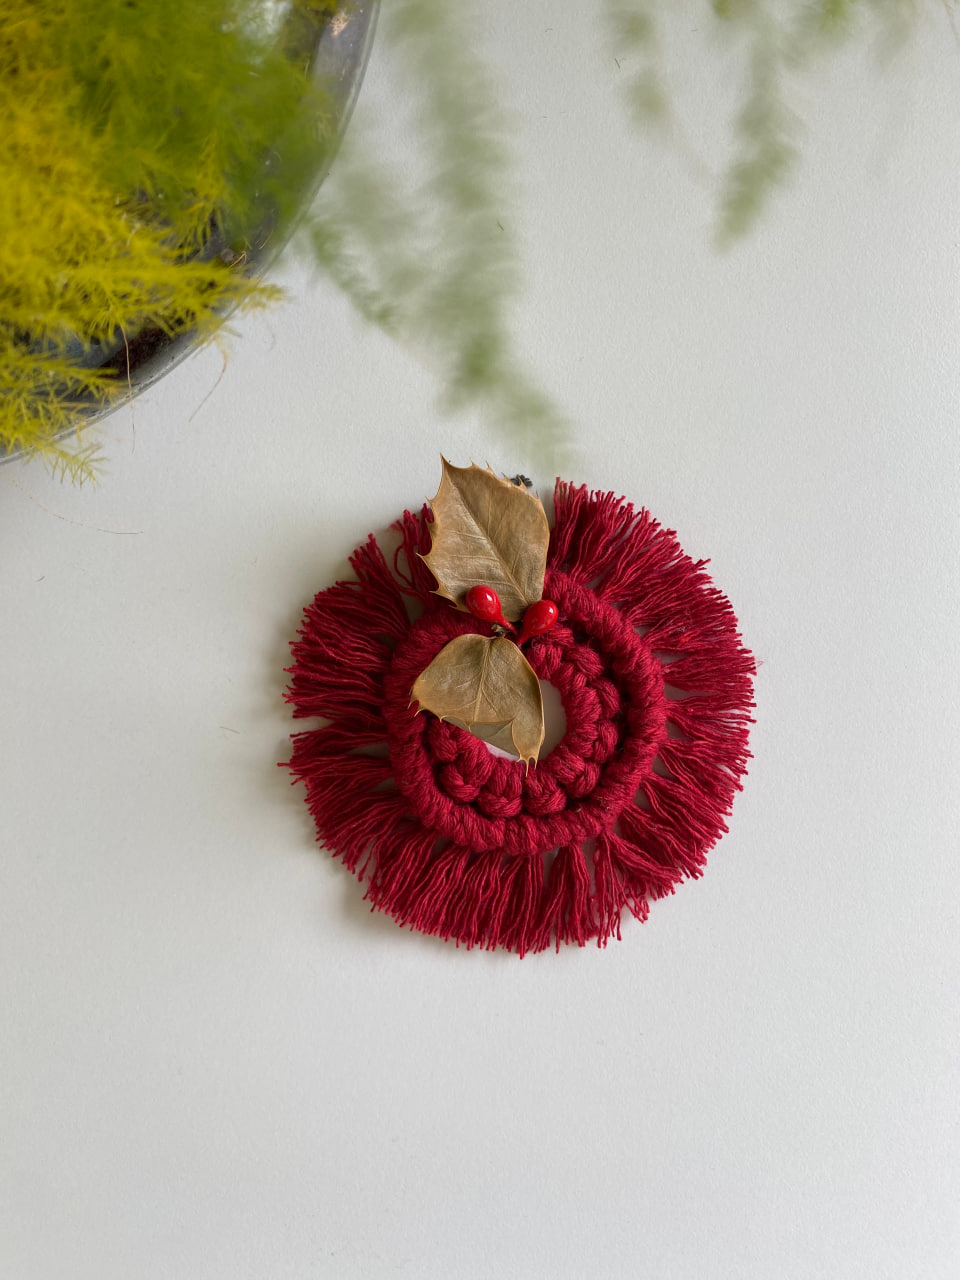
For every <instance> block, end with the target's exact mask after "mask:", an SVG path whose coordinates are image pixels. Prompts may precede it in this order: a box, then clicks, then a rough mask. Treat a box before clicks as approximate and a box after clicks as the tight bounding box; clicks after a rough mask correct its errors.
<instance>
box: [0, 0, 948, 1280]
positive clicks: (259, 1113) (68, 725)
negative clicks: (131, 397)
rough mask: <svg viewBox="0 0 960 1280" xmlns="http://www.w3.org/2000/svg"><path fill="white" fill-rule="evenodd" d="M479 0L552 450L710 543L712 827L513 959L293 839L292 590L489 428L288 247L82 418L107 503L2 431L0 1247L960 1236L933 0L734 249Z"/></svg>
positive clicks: (285, 1255)
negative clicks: (558, 440)
mask: <svg viewBox="0 0 960 1280" xmlns="http://www.w3.org/2000/svg"><path fill="white" fill-rule="evenodd" d="M484 7H485V8H486V9H487V10H488V11H489V17H488V28H487V31H486V39H487V47H488V49H489V52H490V55H491V57H492V58H493V61H494V65H495V67H496V69H497V72H498V74H499V75H500V77H501V81H502V83H503V84H504V86H505V87H506V89H507V91H508V92H509V94H510V95H511V102H512V104H513V109H514V111H515V113H516V120H517V150H518V154H519V157H520V161H521V166H522V172H523V179H524V183H525V203H524V206H523V209H522V211H521V212H519V213H518V212H517V211H516V210H514V209H508V210H506V211H505V212H506V213H507V214H508V216H509V217H511V218H513V219H515V220H519V229H520V232H521V234H522V236H523V238H524V244H525V250H526V262H527V278H528V289H527V293H526V296H525V299H524V302H523V304H522V305H521V307H520V308H519V311H518V333H519V335H520V342H521V345H522V349H523V351H524V353H525V355H526V356H527V358H528V359H529V361H530V363H531V364H532V366H533V368H534V370H535V371H536V372H537V373H538V375H539V376H540V377H541V379H542V381H543V382H544V384H545V385H546V386H547V387H548V388H549V389H550V390H551V391H552V392H553V393H554V394H555V396H556V397H557V399H558V401H559V402H560V403H561V405H562V406H563V407H564V408H565V409H566V411H567V412H568V413H569V415H570V417H571V419H572V420H573V421H574V422H575V423H576V424H577V430H578V433H579V442H580V444H581V446H582V450H581V456H580V459H579V462H578V463H577V467H578V470H577V472H576V473H575V474H571V475H570V477H569V478H571V479H577V480H582V481H587V482H589V483H591V484H593V485H596V486H598V487H603V488H611V489H617V490H619V491H621V492H623V493H625V494H627V495H628V496H630V497H631V498H633V499H635V500H637V501H639V502H642V503H644V504H646V505H647V506H649V507H650V508H651V510H652V511H653V512H654V513H655V514H656V515H657V516H658V517H660V518H661V519H662V520H663V521H664V522H665V523H667V524H668V525H669V526H671V527H673V528H675V529H676V530H677V531H678V533H679V536H680V538H681V541H682V543H683V545H684V546H685V548H686V550H687V551H688V552H689V553H690V554H692V555H693V556H695V557H700V556H707V557H710V558H711V560H712V567H713V573H714V576H715V579H716V581H717V583H718V584H719V585H720V586H721V587H722V588H723V590H724V591H726V592H727V594H728V595H729V596H730V597H731V599H732V600H733V602H734V604H735V606H736V608H737V610H738V613H739V616H740V619H741V623H742V626H743V631H744V635H745V638H746V640H747V642H748V644H749V645H750V646H751V647H752V648H753V650H754V651H755V653H756V655H757V657H758V660H759V662H760V664H761V666H760V671H759V679H758V684H757V698H758V712H757V716H758V723H757V726H756V731H755V735H754V739H753V747H754V753H755V759H754V761H753V764H752V767H751V771H750V777H749V779H748V782H747V787H746V790H745V792H744V794H743V796H742V797H741V798H740V800H739V801H738V803H737V806H736V809H735V812H734V816H733V820H732V824H731V833H730V835H729V836H728V837H727V838H726V839H725V840H724V841H723V842H722V844H721V845H720V846H719V847H718V848H717V850H716V851H715V853H714V855H713V857H712V860H711V863H710V866H709V868H708V872H707V874H706V876H705V877H704V879H702V880H701V881H699V882H696V883H690V884H686V885H684V886H682V887H681V889H680V890H679V891H678V892H677V894H676V895H675V896H674V897H673V898H671V899H669V900H667V901H664V902H661V903H658V904H656V905H655V907H654V909H653V911H652V913H651V918H650V921H649V922H648V923H647V924H646V925H643V926H640V925H637V924H635V923H631V924H629V925H628V927H627V928H626V930H625V936H624V938H623V941H622V942H620V943H613V944H611V945H610V947H609V948H608V949H607V950H606V951H598V950H596V949H595V948H588V949H585V950H583V951H578V950H576V949H573V950H567V951H565V952H564V953H563V954H561V955H559V956H558V955H554V954H552V953H548V954H546V955H542V956H533V957H528V958H526V959H524V960H523V961H518V960H517V959H516V958H514V957H512V956H507V955H486V954H478V953H475V954H468V953H466V952H464V951H458V950H456V949H455V948H453V947H452V946H449V945H443V944H440V943H437V942H435V941H432V940H428V939H423V938H421V937H419V936H417V935H414V934H409V933H403V932H401V931H399V930H398V929H397V928H396V927H395V926H394V925H393V924H392V923H391V922H390V921H389V920H388V919H386V918H383V917H376V916H371V915H369V914H368V913H367V911H366V908H365V907H364V906H363V905H362V903H361V894H360V892H359V891H358V887H357V885H356V883H355V882H354V880H353V879H352V878H351V877H350V876H349V875H347V874H346V873H345V872H344V871H343V870H342V869H341V868H340V867H339V866H338V865H336V864H334V863H333V862H332V860H330V859H329V858H328V857H327V855H325V854H324V853H323V852H322V851H321V850H318V849H316V848H315V847H314V845H313V841H312V831H311V827H310V823H309V820H308V815H307V812H306V808H305V806H304V805H303V803H302V800H301V797H300V795H299V793H298V792H295V791H291V790H290V788H289V787H288V784H287V780H286V777H285V775H284V774H283V773H281V771H280V770H278V769H277V768H276V767H275V764H274V762H275V761H276V760H278V759H282V758H284V757H285V753H286V751H287V747H286V739H287V734H288V732H289V730H290V727H291V726H290V723H289V721H288V718H287V714H286V710H285V708H284V706H283V704H282V701H281V694H282V689H283V685H284V676H283V671H282V668H283V666H284V665H285V661H286V656H287V642H288V640H289V639H290V637H291V636H292V634H293V632H294V630H295V627H296V624H297V620H298V616H299V612H300V610H301V608H302V606H303V604H304V603H305V602H306V601H307V600H308V599H309V598H310V596H311V595H312V594H313V593H314V592H315V591H316V590H318V589H320V588H321V587H323V586H325V585H327V584H328V583H329V582H330V581H332V579H333V578H334V577H335V576H337V575H339V574H342V573H343V571H344V568H345V558H346V556H347V554H348V553H349V552H350V550H351V549H352V548H353V547H354V546H355V545H356V544H357V543H358V542H359V541H361V540H362V539H363V537H364V536H365V535H366V533H367V532H368V530H370V529H378V528H382V527H384V526H385V525H386V524H388V523H389V522H390V520H391V519H392V518H394V516H395V515H396V514H397V513H399V511H400V510H401V509H402V508H403V507H404V506H405V505H410V504H416V503H418V502H419V501H421V500H422V499H423V498H424V497H426V496H428V495H429V494H431V493H432V492H433V491H434V489H435V487H436V483H437V479H438V474H439V471H438V455H439V453H440V451H441V450H443V451H444V452H445V453H447V454H448V455H449V456H450V457H451V458H452V459H453V460H454V461H457V462H460V463H465V462H467V461H469V460H470V459H471V458H475V459H477V460H478V461H486V460H488V459H489V460H490V461H491V462H493V463H494V464H496V465H499V466H501V467H503V468H504V469H507V470H509V469H511V468H512V467H513V466H514V459H513V458H511V457H508V456H505V445H504V443H503V441H502V440H501V439H500V438H499V437H498V436H497V435H496V434H495V433H494V432H492V431H491V430H490V429H489V428H488V427H487V426H485V425H484V424H483V423H481V422H479V421H478V422H475V423H472V424H471V423H470V422H467V423H464V422H451V421H450V420H448V419H446V418H444V417H443V416H442V415H441V414H440V413H439V412H438V410H437V409H436V407H435V401H434V383H433V381H432V379H431V377H430V375H429V374H428V373H427V372H426V371H425V370H424V369H423V368H422V367H421V366H420V365H419V364H418V363H417V362H416V361H415V360H414V359H413V358H412V357H411V356H410V355H409V354H408V353H407V352H405V351H403V350H401V349H398V348H396V347H394V346H392V345H391V344H390V343H389V342H388V341H387V340H386V339H385V338H383V337H381V336H380V335H378V334H377V333H375V332H371V331H367V330H365V329H364V328H363V327H362V326H361V324H360V323H359V322H358V321H357V320H356V319H355V318H354V317H353V315H352V314H351V312H350V310H349V308H348V307H347V305H346V304H345V303H344V302H343V301H342V300H341V299H339V298H338V297H337V296H336V295H334V294H333V293H332V292H331V291H329V290H328V289H326V288H324V287H317V286H314V285H312V284H311V283H310V282H309V280H308V279H307V276H306V274H305V273H304V272H302V271H301V270H300V269H299V268H298V267H297V266H296V264H289V265H288V267H287V268H286V270H285V272H284V273H283V278H284V280H285V282H286V283H287V284H288V286H289V288H290V291H291V294H292V297H291V300H290V301H289V303H288V304H287V305H286V306H284V307H283V308H281V309H280V310H278V311H276V312H275V313H273V314H271V315H270V316H269V317H267V318H264V319H257V320H249V321H244V322H243V323H241V324H240V325H239V326H238V328H239V330H240V332H241V334H242V337H241V338H240V339H239V340H238V341H236V342H235V343H233V344H232V348H231V356H230V360H229V365H228V368H227V371H226V374H225V376H224V377H223V379H222V381H221V382H220V383H219V385H218V386H216V388H215V389H214V390H213V391H212V393H211V388H213V387H214V384H215V383H216V380H217V376H218V373H219V371H220V357H219V355H218V354H217V352H216V351H210V352H207V353H203V354H201V355H200V356H199V357H197V358H195V359H193V360H192V361H191V362H190V363H189V364H187V365H186V366H184V367H182V368H181V369H180V370H179V371H177V372H176V373H175V374H173V375H172V376H171V377H170V378H168V379H167V380H165V381H164V382H163V383H161V384H160V385H159V386H157V387H156V388H155V389H154V390H153V391H151V392H150V393H149V395H148V396H146V397H145V398H143V399H141V400H140V401H138V402H137V404H136V407H135V413H134V414H131V413H130V412H129V411H124V412H121V413H119V414H117V415H116V416H115V417H114V418H113V419H112V420H111V421H110V422H109V423H108V424H107V428H106V431H107V435H108V437H109V438H108V440H107V448H108V452H109V457H110V465H109V468H108V470H107V472H106V474H105V476H104V479H103V483H102V485H101V487H100V488H98V489H96V490H90V489H84V490H82V491H75V490H72V489H70V488H69V487H64V486H61V485H59V484H58V483H56V482H53V481H51V480H50V479H49V478H47V477H46V476H45V475H44V473H43V472H42V470H41V469H40V468H38V467H36V466H31V467H27V468H21V467H19V466H12V467H6V468H4V469H2V470H0V547H2V557H0V654H2V671H0V760H2V766H0V831H2V863H0V1000H2V1044H0V1055H2V1056H0V1085H2V1096H0V1271H2V1273H3V1275H4V1276H5V1277H10V1280H60V1278H61V1277H62V1278H64V1280H120V1278H121V1277H122V1278H123V1280H133V1278H135V1280H247V1278H250V1280H253V1278H257V1280H260V1278H264V1277H269V1280H307V1278H308V1277H316V1278H318V1280H319V1278H323V1280H326V1278H328V1277H329V1278H331V1280H354V1278H360V1277H363V1278H365V1280H366V1278H371V1280H380V1278H381V1277H387V1276H393V1275H403V1276H409V1277H411V1278H414V1280H434V1278H436V1280H458V1278H460V1277H462V1278H464V1280H488V1278H489V1280H512V1278H514V1277H515V1278H517V1280H540V1278H541V1277H542V1278H544V1280H547V1278H548V1277H549V1278H550V1280H579V1278H580V1277H584V1276H591V1277H603V1278H610V1280H619V1278H621V1277H622V1278H623V1280H628V1278H633V1277H638V1276H644V1277H651V1278H653V1280H688V1278H689V1280H720V1278H723V1280H727V1278H728V1277H729V1278H730V1280H734V1278H736V1280H769V1278H770V1277H783V1278H784V1280H814V1278H817V1280H819V1278H821V1277H822V1278H830V1280H832V1278H834V1277H839V1278H842V1280H859V1278H860V1277H863V1280H867V1278H869V1280H952V1278H953V1277H955V1276H956V1275H957V1274H960V1214H958V1203H960V1141H958V1140H960V1132H958V1127H960V1126H958V1120H960V1102H958V1099H960V1072H958V1065H957V1045H958V1030H960V1027H958V1015H957V977H958V972H957V970H958V963H957V962H958V958H960V931H958V890H960V870H958V862H960V859H958V854H960V837H958V831H960V808H958V787H957V778H958V774H960V746H958V740H960V737H958V730H960V715H958V707H960V689H958V676H957V671H958V665H957V661H956V654H957V633H958V627H960V592H958V582H960V574H958V555H960V519H958V480H960V422H958V408H960V405H958V398H960V395H958V393H960V374H958V369H960V308H958V297H960V294H958V282H960V237H958V231H957V228H958V216H960V166H958V164H957V156H958V154H960V51H958V47H957V44H956V42H955V40H954V38H953V36H952V35H951V32H950V28H949V25H948V23H947V21H946V18H945V17H941V16H939V15H937V14H934V12H933V10H934V9H935V8H936V6H931V17H930V19H929V21H928V23H927V25H926V26H925V28H924V30H923V32H922V33H921V36H920V41H919V44H918V46H917V48H916V49H915V50H914V51H913V53H911V54H907V55H906V56H905V57H903V58H902V59H901V60H900V62H899V63H897V65H896V66H895V67H894V68H893V69H891V70H889V71H888V72H886V73H885V74H884V75H882V76H880V75H878V74H876V73H875V70H874V68H873V67H872V65H871V64H870V63H869V60H867V59H863V58H859V57H848V58H845V59H841V60H840V62H838V63H836V64H832V66H831V67H828V68H827V69H826V70H825V71H824V73H823V75H822V76H821V77H820V78H819V79H818V80H815V81H814V82H812V83H813V84H814V85H816V87H817V92H816V93H815V92H814V91H813V88H812V87H808V88H807V89H806V90H805V91H803V92H802V93H801V97H800V101H801V102H802V103H803V104H804V108H805V111H806V122H807V132H806V136H805V140H804V151H805V162H804V166H803V168H802V171H801V173H800V176H799V177H798V179H797V181H796V183H795V184H794V186H793V189H792V190H791V191H790V192H789V193H788V194H787V195H786V196H785V197H784V198H783V199H781V200H780V201H778V203H777V204H776V206H775V207H774V209H773V210H772V212H771V214H770V216H769V217H768V218H767V220H766V221H765V222H764V224H763V225H762V227H761V228H760V230H759V231H758V232H757V233H756V234H755V235H754V236H753V237H752V239H751V240H750V241H749V242H748V243H746V244H745V245H743V246H741V247H739V248H737V249H736V250H735V251H733V252H731V253H730V254H728V255H726V256H723V257H720V256H717V255H715V254H714V252H713V250H712V248H711V243H710V218H711V208H710V197H709V193H707V192H704V191H703V190H702V189H700V188H699V187H698V186H697V184H696V183H695V182H694V181H693V180H692V179H691V176H690V173H689V171H688V169H687V168H686V167H685V166H684V164H683V162H682V161H678V159H677V158H676V156H675V155H673V154H672V153H671V152H669V151H667V150H659V149H657V148H656V147H655V146H652V145H649V144H646V143H644V142H642V141H640V140H638V139H637V138H636V137H635V136H634V135H633V134H632V133H631V132H630V130H629V128H628V126H627V125H626V124H625V123H624V120H623V116H622V114H621V110H620V107H619V104H618V102H617V99H616V96H615V90H616V83H615V81H616V67H615V66H614V65H613V63H612V59H611V58H610V57H609V56H608V54H607V53H606V52H605V51H604V50H603V48H602V45H601V43H600V41H599V36H598V33H597V32H596V31H595V30H594V29H593V28H592V27H591V26H590V25H585V22H584V17H583V15H582V13H580V12H579V11H578V9H577V8H576V7H575V6H572V5H571V6H557V5H551V4H548V3H546V0H538V2H537V3H530V4H528V5H526V6H519V7H518V6H513V5H507V4H505V3H504V4H500V3H497V4H495V5H488V6H484ZM561 9H562V10H563V11H562V12H560V10H561ZM591 16H592V15H591ZM698 25H699V24H698V23H697V22H696V21H694V20H691V21H690V23H689V27H690V28H691V30H690V33H689V34H690V42H689V44H684V45H683V47H682V48H680V49H677V50H675V51H674V53H673V54H671V55H670V56H671V58H672V65H673V67H674V70H675V73H676V75H677V76H678V77H679V84H680V88H681V106H682V107H683V109H684V111H685V113H686V118H687V124H688V131H689V133H690V136H691V139H692V141H693V143H694V145H696V146H698V147H700V148H701V149H702V150H703V152H704V154H706V155H707V156H708V157H710V158H715V156H716V155H717V148H718V147H719V146H721V145H722V140H723V138H724V137H725V134H724V132H723V128H722V123H721V121H720V120H719V119H718V117H720V116H722V115H723V114H724V112H725V111H726V105H727V98H726V96H725V94H724V91H723V90H722V86H721V83H720V82H721V80H722V68H723V65H724V64H723V59H722V58H720V59H719V60H718V59H717V57H715V56H714V55H713V53H711V52H710V50H709V49H707V48H704V47H703V46H702V45H700V44H697V43H696V41H697V40H702V39H703V36H702V33H701V34H699V35H697V34H696V33H695V32H694V31H693V28H694V27H696V26H698ZM678 30H679V31H680V34H681V35H683V34H684V32H683V28H682V24H680V25H679V26H678ZM383 74H384V73H383V68H382V61H381V57H380V55H379V53H376V52H375V55H374V58H373V61H372V63H371V67H370V71H369V74H368V81H367V89H366V90H365V92H366V93H367V94H368V97H369V101H371V102H374V101H376V99H377V94H378V92H380V91H381V86H382V84H383ZM720 108H722V111H721V110H720ZM208 393H211V394H210V395H209V399H208V400H206V402H205V403H203V404H202V407H198V406H201V402H203V400H204V397H205V396H207V395H208ZM536 478H537V481H538V483H539V484H540V485H541V486H543V487H544V488H549V485H550V483H551V481H552V476H551V475H549V474H542V475H537V477H536Z"/></svg>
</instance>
